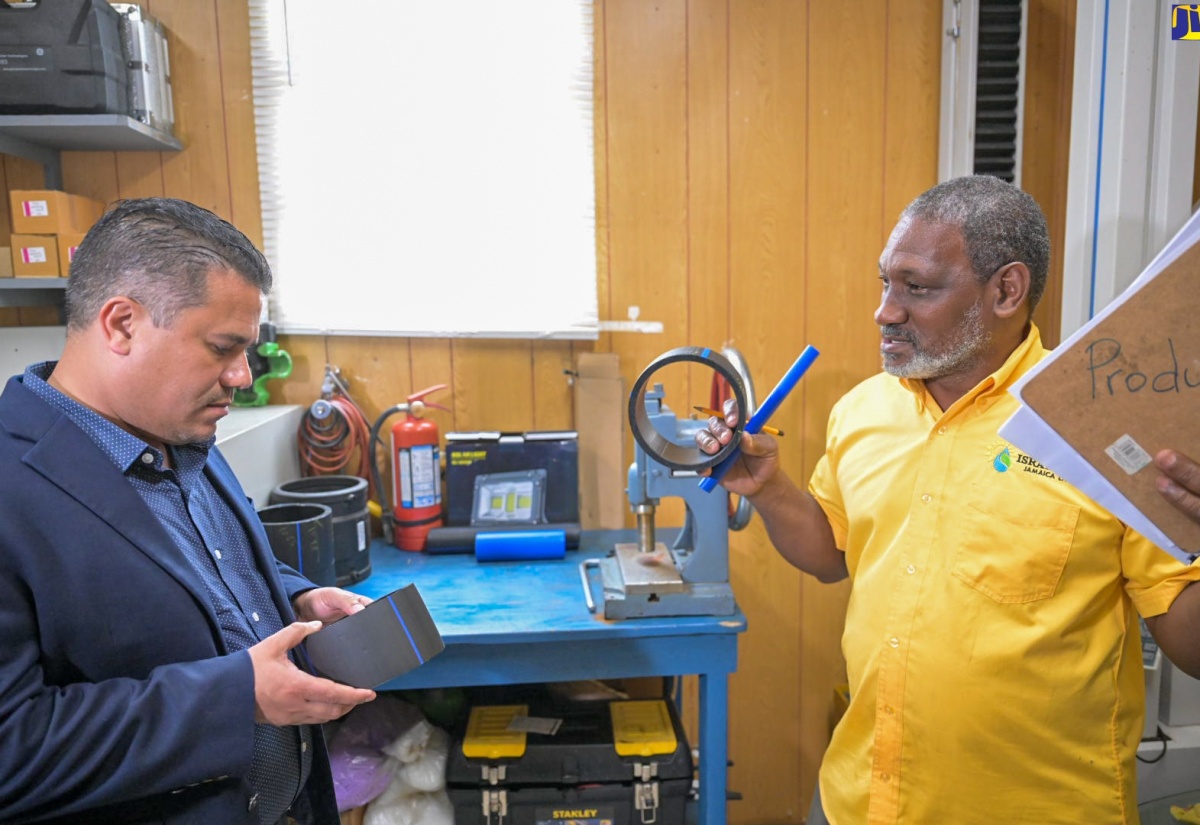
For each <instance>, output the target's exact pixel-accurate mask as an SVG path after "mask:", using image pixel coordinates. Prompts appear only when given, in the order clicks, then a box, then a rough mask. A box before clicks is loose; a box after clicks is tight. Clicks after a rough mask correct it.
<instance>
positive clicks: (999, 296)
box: [992, 261, 1032, 318]
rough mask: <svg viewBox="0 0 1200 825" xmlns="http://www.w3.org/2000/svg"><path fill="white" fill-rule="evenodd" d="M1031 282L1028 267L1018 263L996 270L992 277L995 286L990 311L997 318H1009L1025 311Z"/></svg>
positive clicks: (1014, 262)
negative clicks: (993, 300) (993, 299)
mask: <svg viewBox="0 0 1200 825" xmlns="http://www.w3.org/2000/svg"><path fill="white" fill-rule="evenodd" d="M1031 281H1032V276H1031V275H1030V274H1029V267H1027V266H1026V265H1025V264H1023V263H1021V262H1020V261H1013V262H1012V263H1011V264H1005V265H1004V266H1002V267H1000V268H999V269H998V270H996V274H995V275H993V276H992V283H993V285H994V286H995V293H994V295H995V302H994V305H993V307H992V310H993V311H994V312H995V313H996V316H997V317H998V318H1011V317H1013V316H1015V315H1018V314H1019V313H1022V312H1025V311H1026V310H1025V308H1026V307H1027V306H1028V305H1029V287H1030V283H1031Z"/></svg>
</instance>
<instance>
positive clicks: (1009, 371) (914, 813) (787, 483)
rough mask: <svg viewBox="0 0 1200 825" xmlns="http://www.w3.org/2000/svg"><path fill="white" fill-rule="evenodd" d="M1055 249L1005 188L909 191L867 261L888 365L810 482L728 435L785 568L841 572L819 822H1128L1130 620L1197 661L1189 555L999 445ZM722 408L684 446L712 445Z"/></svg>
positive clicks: (1132, 786) (1138, 703) (1029, 355)
mask: <svg viewBox="0 0 1200 825" xmlns="http://www.w3.org/2000/svg"><path fill="white" fill-rule="evenodd" d="M1049 249H1050V244H1049V238H1048V236H1047V232H1046V223H1045V218H1044V217H1043V215H1042V212H1041V210H1040V209H1039V208H1038V206H1037V204H1036V203H1035V202H1034V201H1033V199H1032V198H1030V197H1029V196H1028V195H1026V194H1025V193H1023V192H1021V191H1020V190H1018V189H1017V188H1016V187H1014V186H1012V185H1010V184H1008V183H1005V182H1003V181H1001V180H999V179H997V178H993V177H986V176H973V177H966V178H958V179H956V180H952V181H948V182H946V183H943V184H939V185H938V186H936V187H934V188H933V189H931V190H929V191H928V192H926V193H924V194H923V195H921V196H920V197H918V198H917V199H916V200H915V201H913V203H912V204H910V205H909V206H908V208H907V209H906V210H905V212H904V214H903V215H902V216H901V218H900V221H899V223H898V224H897V226H896V228H895V229H894V230H893V232H892V235H891V238H890V239H889V240H888V243H887V246H886V248H885V249H884V250H883V254H882V256H881V257H880V261H879V276H880V280H881V282H882V296H881V300H880V305H879V308H878V309H877V310H876V312H875V321H876V323H877V324H879V327H880V333H881V343H880V352H881V355H882V359H883V368H884V370H885V372H883V373H881V374H879V375H876V376H874V377H872V378H869V379H867V380H866V381H864V382H862V383H861V384H859V385H858V386H857V387H855V388H854V389H852V390H851V391H850V392H849V393H847V394H846V395H845V396H844V397H843V398H842V399H841V400H839V401H838V403H837V404H836V405H835V407H834V409H833V411H832V413H831V415H830V419H829V425H828V432H827V439H826V452H825V455H824V456H823V457H822V458H821V459H820V461H819V462H818V464H817V467H816V470H815V471H814V473H813V476H812V479H811V480H810V482H809V486H808V490H807V491H804V490H801V489H800V488H799V487H797V486H796V485H795V484H794V483H793V482H792V481H791V479H790V478H788V476H787V475H786V474H785V473H784V472H782V470H781V469H780V465H779V458H778V452H777V447H776V443H775V441H774V439H772V438H771V437H770V436H767V435H756V436H749V435H743V437H742V441H741V448H742V451H741V457H740V459H739V460H738V461H737V462H736V464H735V465H734V466H733V467H732V468H731V469H730V471H729V472H728V474H727V475H726V476H725V478H724V480H723V482H722V483H723V484H724V486H725V487H727V488H728V489H729V490H730V491H732V492H734V493H737V494H740V495H743V496H747V497H749V499H750V501H751V502H753V504H754V507H755V509H756V510H758V512H759V513H760V514H761V515H762V517H763V521H764V522H765V524H766V527H767V532H768V535H769V537H770V539H771V541H772V543H773V544H774V545H775V547H776V549H777V550H778V551H779V553H780V554H781V555H782V556H783V557H784V558H785V559H786V560H787V561H788V562H789V563H791V564H793V565H794V566H796V567H798V568H799V569H801V570H803V571H805V572H807V573H810V574H812V575H814V576H816V577H817V578H818V579H820V580H821V581H826V582H829V581H837V580H840V579H842V578H845V577H846V576H849V577H850V578H851V581H852V585H853V586H852V590H851V596H850V602H849V606H848V608H847V616H846V630H845V634H844V635H843V638H842V651H843V653H844V654H845V658H846V663H847V672H848V676H849V684H850V696H851V698H850V707H849V709H848V710H847V712H846V714H845V716H844V717H843V719H842V721H841V722H840V723H839V725H838V726H837V729H836V730H835V731H834V733H833V738H832V741H831V742H830V744H829V748H828V750H827V752H826V754H825V758H824V761H823V763H822V765H821V771H820V782H819V791H820V803H821V804H819V805H816V806H814V816H815V817H819V816H820V815H821V808H822V806H823V809H824V815H825V816H826V817H827V821H828V822H830V823H832V825H859V823H871V824H872V825H874V824H875V823H922V824H924V823H931V824H933V825H937V824H938V823H954V824H955V825H973V824H974V823H978V824H979V825H996V823H1004V825H1017V823H1028V825H1053V824H1054V823H1062V825H1075V823H1081V822H1086V823H1089V825H1101V824H1103V825H1117V824H1118V823H1120V825H1132V824H1133V823H1137V821H1138V815H1137V791H1136V780H1137V775H1136V774H1137V771H1136V763H1135V753H1136V750H1137V745H1138V742H1139V739H1140V736H1141V731H1142V718H1143V713H1144V681H1143V666H1142V656H1141V638H1140V630H1139V626H1138V614H1141V615H1142V616H1144V617H1145V618H1146V624H1147V627H1148V628H1149V629H1150V631H1151V632H1152V633H1153V634H1154V636H1155V638H1156V639H1157V640H1158V642H1159V644H1160V646H1161V648H1162V649H1163V651H1164V652H1165V653H1166V654H1167V655H1168V656H1169V657H1170V658H1171V659H1172V660H1173V661H1174V662H1175V663H1176V664H1177V665H1179V666H1180V667H1181V668H1183V669H1184V670H1185V671H1188V672H1190V673H1192V674H1200V632H1197V629H1200V587H1191V586H1190V585H1191V584H1192V583H1193V582H1194V581H1196V580H1197V579H1200V567H1197V566H1192V567H1187V566H1185V565H1183V564H1181V563H1180V562H1178V561H1177V560H1175V559H1174V558H1173V557H1172V556H1170V555H1169V554H1167V553H1165V552H1163V551H1162V550H1159V549H1158V548H1156V547H1154V546H1153V545H1152V544H1150V543H1149V542H1148V541H1147V540H1146V539H1144V538H1143V537H1141V536H1140V535H1138V534H1137V533H1135V532H1133V531H1132V530H1130V529H1129V528H1127V527H1126V526H1125V525H1124V524H1123V523H1121V522H1120V521H1118V520H1117V519H1116V518H1115V517H1113V516H1112V515H1110V514H1109V513H1108V512H1106V511H1105V510H1103V509H1101V508H1100V507H1099V506H1097V505H1096V504H1095V503H1094V502H1093V501H1091V500H1090V499H1089V498H1087V497H1086V496H1085V495H1083V494H1082V493H1081V492H1079V491H1078V490H1076V489H1075V488H1074V487H1072V486H1070V485H1069V484H1067V483H1066V482H1065V481H1063V480H1062V479H1060V478H1058V477H1057V476H1056V475H1055V474H1054V473H1053V472H1052V471H1051V470H1048V469H1047V468H1045V467H1043V466H1041V465H1040V464H1038V463H1037V462H1036V461H1034V460H1033V459H1032V458H1030V457H1029V456H1028V455H1026V454H1024V453H1022V452H1021V451H1020V450H1018V449H1017V448H1016V447H1015V446H1013V445H1012V444H1009V443H1007V442H1005V441H1004V440H1003V439H1001V438H1000V437H999V436H998V435H997V430H998V429H999V427H1000V425H1001V424H1002V423H1003V422H1004V421H1005V420H1006V419H1007V418H1008V417H1009V416H1010V415H1011V414H1012V412H1013V411H1014V410H1015V409H1016V407H1017V403H1018V402H1017V400H1016V399H1015V398H1014V397H1013V396H1012V395H1011V394H1010V393H1009V392H1008V388H1009V387H1010V386H1012V384H1013V382H1015V381H1016V380H1017V379H1018V378H1019V377H1020V376H1021V375H1023V374H1024V373H1025V372H1027V371H1028V370H1029V369H1030V367H1032V366H1033V365H1034V364H1036V363H1037V362H1038V361H1039V360H1040V359H1041V358H1042V357H1043V356H1044V355H1045V354H1046V351H1045V350H1044V349H1043V348H1042V344H1041V340H1040V337H1039V334H1038V330H1037V327H1036V326H1034V324H1033V323H1032V320H1031V317H1032V312H1033V308H1034V306H1035V305H1036V304H1037V301H1038V299H1039V298H1040V297H1041V294H1042V291H1043V289H1044V287H1045V282H1046V272H1047V268H1048V262H1049ZM725 412H726V420H724V421H723V420H720V419H717V418H714V419H712V420H711V421H710V423H709V429H708V430H706V431H703V432H702V433H701V434H699V435H698V436H697V442H698V443H699V445H700V446H701V447H702V448H704V449H706V450H708V451H709V452H715V451H716V450H717V449H718V445H719V444H722V443H728V441H729V439H730V438H731V436H732V432H731V430H730V426H736V423H737V420H738V417H737V416H738V413H737V411H736V410H734V409H728V410H726V411H725ZM727 425H729V426H727ZM811 821H814V820H810V822H811ZM815 821H817V822H820V821H821V820H820V819H819V818H816V819H815Z"/></svg>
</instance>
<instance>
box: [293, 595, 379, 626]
mask: <svg viewBox="0 0 1200 825" xmlns="http://www.w3.org/2000/svg"><path fill="white" fill-rule="evenodd" d="M370 603H371V600H370V599H368V598H367V597H366V596H360V595H358V594H357V593H351V592H350V591H349V590H342V589H341V588H340V587H318V588H316V589H315V590H305V591H304V592H303V593H301V594H300V595H299V596H297V597H296V598H294V599H292V609H293V610H294V611H296V618H297V619H298V620H300V621H302V622H312V621H318V622H321V623H322V624H330V623H332V622H336V621H337V620H338V619H341V618H343V617H345V616H352V615H354V614H355V613H357V612H358V611H360V610H362V609H363V608H364V607H366V606H367V605H369V604H370Z"/></svg>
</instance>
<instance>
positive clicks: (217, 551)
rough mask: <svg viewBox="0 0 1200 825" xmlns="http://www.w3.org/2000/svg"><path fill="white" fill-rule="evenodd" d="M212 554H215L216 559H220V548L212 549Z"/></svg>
mask: <svg viewBox="0 0 1200 825" xmlns="http://www.w3.org/2000/svg"><path fill="white" fill-rule="evenodd" d="M213 555H214V556H216V557H217V558H218V559H220V558H221V551H220V550H214V551H213Z"/></svg>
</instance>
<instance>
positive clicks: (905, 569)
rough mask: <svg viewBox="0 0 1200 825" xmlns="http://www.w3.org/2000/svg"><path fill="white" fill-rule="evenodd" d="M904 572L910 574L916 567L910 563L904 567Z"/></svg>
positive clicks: (914, 571) (915, 570)
mask: <svg viewBox="0 0 1200 825" xmlns="http://www.w3.org/2000/svg"><path fill="white" fill-rule="evenodd" d="M904 572H905V573H907V574H908V575H910V576H911V575H912V574H913V573H916V572H917V568H916V566H915V565H912V564H910V565H909V566H908V567H906V568H904Z"/></svg>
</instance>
